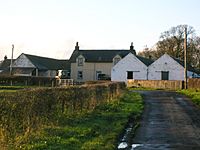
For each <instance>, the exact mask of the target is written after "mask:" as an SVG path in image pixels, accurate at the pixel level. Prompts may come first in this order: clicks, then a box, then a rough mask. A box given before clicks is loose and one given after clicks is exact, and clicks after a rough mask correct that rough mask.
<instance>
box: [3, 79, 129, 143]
mask: <svg viewBox="0 0 200 150" xmlns="http://www.w3.org/2000/svg"><path fill="white" fill-rule="evenodd" d="M124 88H125V84H124V83H111V82H110V83H104V84H98V85H83V86H73V87H67V88H37V89H29V90H20V91H17V92H14V93H9V92H6V93H0V142H1V144H2V143H13V142H16V141H17V138H19V137H26V136H28V135H29V133H30V132H33V131H35V130H37V129H39V128H41V126H42V125H46V124H49V123H52V124H55V123H56V121H57V118H58V117H59V116H60V115H63V114H75V113H81V112H82V111H85V110H86V111H91V110H93V109H94V108H95V107H96V106H97V105H99V104H102V103H106V102H109V101H112V100H114V99H115V98H116V97H117V96H119V95H120V93H121V90H124Z"/></svg>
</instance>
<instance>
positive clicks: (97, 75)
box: [96, 71, 102, 80]
mask: <svg viewBox="0 0 200 150" xmlns="http://www.w3.org/2000/svg"><path fill="white" fill-rule="evenodd" d="M101 73H102V72H101V71H96V80H99V74H101Z"/></svg>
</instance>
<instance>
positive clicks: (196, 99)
mask: <svg viewBox="0 0 200 150" xmlns="http://www.w3.org/2000/svg"><path fill="white" fill-rule="evenodd" d="M178 92H179V93H182V94H185V95H187V96H188V97H190V98H191V99H192V102H193V103H194V104H196V105H197V106H198V107H200V90H192V89H190V90H180V91H178Z"/></svg>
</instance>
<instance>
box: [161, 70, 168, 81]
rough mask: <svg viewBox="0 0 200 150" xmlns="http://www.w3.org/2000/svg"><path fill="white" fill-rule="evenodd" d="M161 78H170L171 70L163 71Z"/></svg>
mask: <svg viewBox="0 0 200 150" xmlns="http://www.w3.org/2000/svg"><path fill="white" fill-rule="evenodd" d="M161 80H169V71H161Z"/></svg>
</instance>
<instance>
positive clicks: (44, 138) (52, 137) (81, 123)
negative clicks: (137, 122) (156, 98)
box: [16, 92, 143, 150]
mask: <svg viewBox="0 0 200 150" xmlns="http://www.w3.org/2000/svg"><path fill="white" fill-rule="evenodd" d="M142 110H143V102H142V98H141V96H140V95H139V94H138V93H132V92H127V93H125V94H124V95H123V96H122V97H121V98H120V99H118V100H116V101H114V102H110V103H108V104H103V105H99V106H97V107H96V108H95V110H93V111H92V112H85V113H83V112H82V113H76V114H73V115H62V116H59V117H58V120H57V124H56V125H55V124H54V125H51V126H46V127H42V128H41V130H40V131H38V132H35V133H32V135H30V136H29V138H28V140H27V141H26V142H24V143H21V144H20V146H19V147H16V148H20V149H37V150H38V149H67V150H102V149H103V150H112V149H113V150H114V149H116V146H117V141H118V139H119V136H120V134H121V133H122V132H123V129H124V127H125V126H126V124H127V123H128V120H129V117H130V116H131V115H134V118H135V119H137V118H138V117H139V116H140V115H141V113H142Z"/></svg>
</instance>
